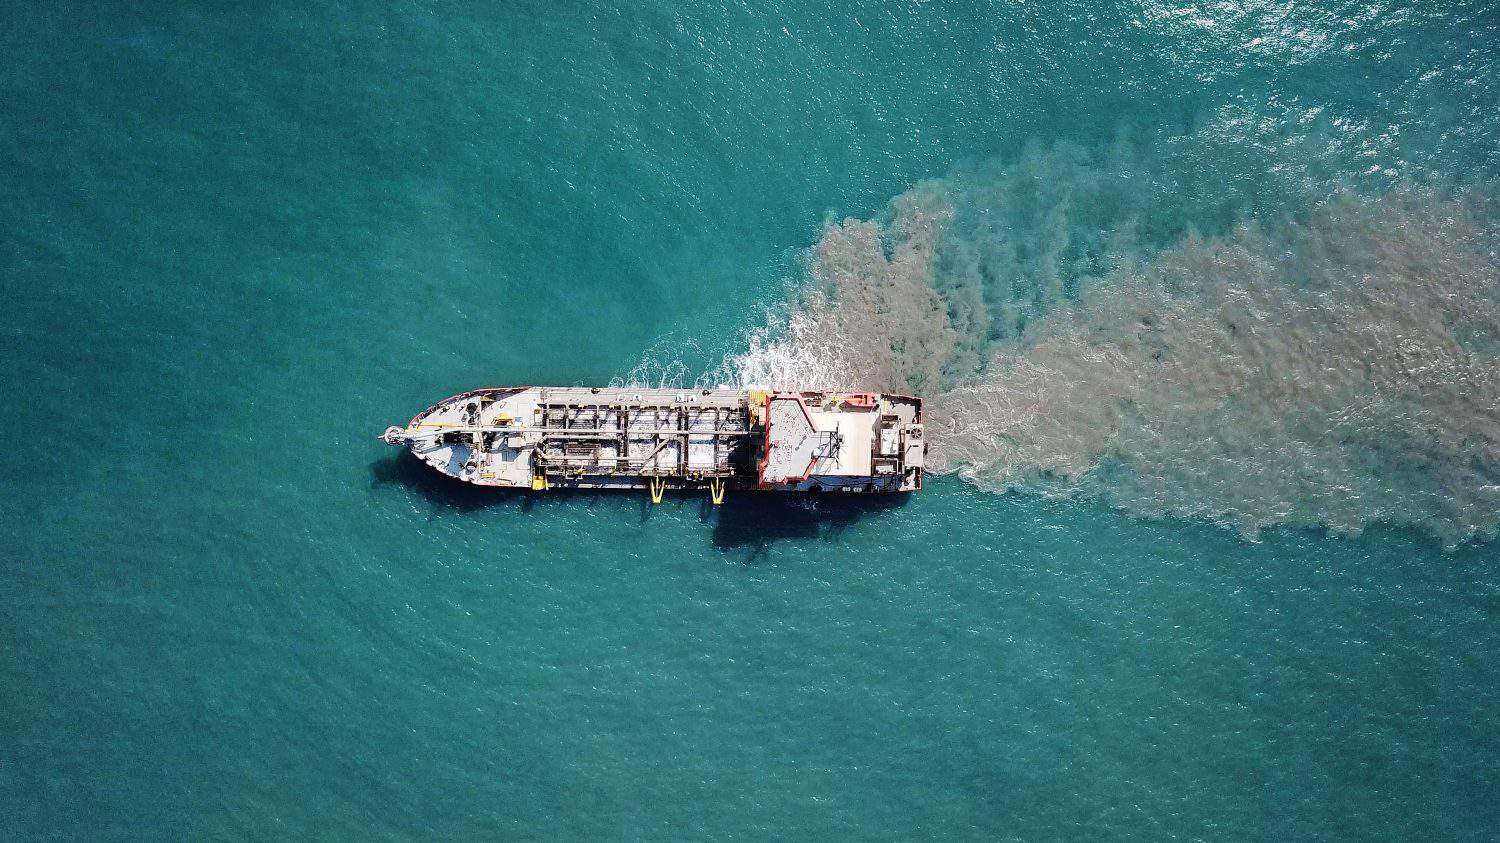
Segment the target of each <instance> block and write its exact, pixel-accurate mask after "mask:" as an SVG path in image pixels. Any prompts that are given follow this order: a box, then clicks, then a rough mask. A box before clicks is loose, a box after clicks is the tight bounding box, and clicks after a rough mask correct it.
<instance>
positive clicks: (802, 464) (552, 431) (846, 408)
mask: <svg viewBox="0 0 1500 843" xmlns="http://www.w3.org/2000/svg"><path fill="white" fill-rule="evenodd" d="M380 438H381V439H382V440H383V441H385V442H386V443H387V444H390V445H398V446H404V447H407V448H410V449H411V452H412V453H413V454H415V455H416V456H417V457H418V458H419V459H421V460H422V461H423V462H425V463H427V464H428V465H430V466H432V467H433V468H435V469H437V470H438V471H440V472H442V473H444V474H447V475H449V476H452V477H456V478H458V479H459V480H463V481H466V482H469V483H473V484H475V485H479V486H498V487H503V488H518V489H529V490H533V491H544V490H547V489H558V488H572V489H644V490H647V491H649V492H650V494H651V499H652V501H654V502H656V503H660V502H661V499H662V495H663V494H664V492H665V491H666V490H667V489H668V488H674V489H678V488H680V489H693V490H699V491H702V492H706V493H707V494H708V495H709V496H710V497H711V498H712V499H713V502H714V503H722V502H723V500H724V496H725V493H726V492H727V491H729V490H736V489H744V490H749V489H763V490H774V491H796V492H848V493H880V492H910V491H913V490H916V489H920V488H922V468H923V462H924V458H925V456H926V453H927V447H926V442H925V440H924V439H923V438H922V399H920V398H915V397H913V396H910V395H892V394H886V393H876V392H849V393H831V392H777V391H770V390H760V389H728V388H723V387H721V388H718V389H691V390H689V389H640V388H635V387H624V388H615V387H610V388H605V387H542V386H517V387H504V388H499V389H476V390H474V391H472V392H465V393H463V394H461V395H455V396H453V397H451V398H447V399H444V400H442V401H439V402H438V403H436V404H434V405H432V406H431V407H428V408H427V409H425V410H423V411H422V412H420V413H418V414H417V415H416V416H415V417H414V418H412V420H411V421H410V422H408V423H407V424H406V426H405V427H396V426H392V427H390V428H387V429H386V431H385V433H383V434H382V435H381V437H380Z"/></svg>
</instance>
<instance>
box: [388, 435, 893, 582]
mask: <svg viewBox="0 0 1500 843" xmlns="http://www.w3.org/2000/svg"><path fill="white" fill-rule="evenodd" d="M387 485H398V486H404V487H406V488H408V489H410V490H412V491H414V492H417V493H419V494H421V495H422V496H423V497H425V498H426V499H427V500H429V501H431V502H432V503H434V504H436V505H437V506H439V507H443V508H447V509H453V510H459V511H463V512H472V511H478V510H483V509H494V508H503V507H514V508H516V509H519V510H521V511H523V512H529V511H531V510H532V509H534V508H535V507H536V506H537V505H538V503H539V502H540V501H542V500H543V498H544V497H545V500H546V502H547V504H548V505H551V504H552V503H554V502H556V503H562V502H568V503H567V505H570V506H572V505H581V506H593V505H595V504H598V503H600V502H612V503H619V502H621V501H622V496H629V495H631V493H629V492H619V491H598V490H588V489H554V490H552V491H550V492H547V493H546V495H545V496H542V495H536V494H531V493H529V492H526V491H523V490H509V489H485V488H481V487H478V486H473V485H470V484H468V483H465V482H463V481H461V480H457V479H454V478H452V477H449V476H447V475H445V474H441V473H439V472H437V471H434V470H433V469H432V468H431V467H429V466H428V465H426V464H425V463H423V462H422V461H420V460H418V459H417V458H415V457H413V456H411V455H410V454H408V453H404V452H403V453H401V454H398V455H396V456H390V457H383V458H381V459H378V460H375V461H374V462H372V463H370V487H371V488H372V489H373V488H376V487H379V486H387ZM635 494H636V496H637V497H638V500H639V506H640V518H641V522H642V523H645V522H646V521H648V520H649V519H650V517H651V514H652V513H653V512H654V511H656V509H657V508H656V507H655V506H653V505H652V504H651V502H650V500H649V499H647V497H646V493H645V492H644V491H641V492H638V493H635ZM684 495H685V493H682V492H675V493H674V492H672V491H669V492H668V493H667V501H666V505H669V506H674V507H684V506H697V507H698V510H697V511H698V517H699V520H700V521H702V522H704V523H705V524H712V525H713V544H714V547H716V548H719V549H721V550H738V549H744V548H749V549H752V553H751V554H750V556H749V557H748V558H747V559H746V560H745V561H748V562H754V561H757V560H759V559H761V558H763V556H764V552H765V551H766V550H767V549H769V548H770V547H771V546H772V545H774V544H775V543H777V542H779V541H789V540H790V541H795V540H801V541H809V540H821V541H829V542H836V541H838V540H839V539H840V537H841V536H842V535H843V532H844V531H845V530H846V529H848V528H849V527H850V526H852V525H853V524H855V523H857V522H858V521H860V520H861V519H862V518H864V517H865V516H867V515H875V514H878V513H881V512H885V511H886V510H890V509H897V508H899V507H901V506H904V505H905V504H906V502H907V500H908V499H909V498H910V496H909V495H905V494H889V495H852V494H834V493H823V494H804V493H783V492H734V491H731V492H730V493H729V494H728V496H727V497H726V498H725V499H724V503H723V504H722V505H720V506H714V505H713V504H712V503H711V502H710V501H709V499H708V495H707V493H704V494H703V495H702V497H701V498H699V499H698V500H697V502H696V503H694V501H693V500H692V499H691V498H686V497H684Z"/></svg>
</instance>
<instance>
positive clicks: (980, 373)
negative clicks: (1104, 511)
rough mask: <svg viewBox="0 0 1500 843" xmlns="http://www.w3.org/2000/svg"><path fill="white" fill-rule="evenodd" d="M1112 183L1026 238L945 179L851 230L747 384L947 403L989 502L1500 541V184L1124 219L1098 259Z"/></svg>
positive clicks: (943, 421)
mask: <svg viewBox="0 0 1500 843" xmlns="http://www.w3.org/2000/svg"><path fill="white" fill-rule="evenodd" d="M1044 158H1045V156H1044ZM1044 163H1045V162H1044ZM1053 163H1055V162H1053ZM1025 166H1032V167H1036V166H1038V165H1037V162H1031V164H1029V165H1024V166H1022V167H1017V168H1012V169H1011V170H1008V171H1006V177H1007V178H1011V177H1013V176H1014V173H1015V172H1016V171H1017V170H1024V168H1025ZM1104 178H1106V177H1102V176H1101V177H1098V178H1097V179H1096V180H1095V182H1094V183H1092V184H1091V185H1090V186H1089V188H1088V189H1087V190H1084V191H1082V192H1081V193H1075V195H1074V196H1072V197H1067V196H1064V197H1063V198H1062V199H1060V200H1057V201H1054V202H1052V203H1051V204H1050V205H1048V204H1046V203H1038V204H1037V205H1036V207H1034V208H1033V209H1032V210H1031V211H1030V212H1028V213H1029V214H1030V216H1029V217H1028V220H1027V225H1026V226H1025V227H1024V231H1023V232H1022V233H1023V234H1024V235H1025V239H1019V238H1018V237H1017V234H1016V232H1017V230H1018V229H1017V226H1015V225H1010V226H1008V227H987V226H985V225H983V224H980V225H974V224H972V222H969V223H966V222H965V218H966V217H967V218H968V219H969V220H970V221H972V220H973V219H974V218H976V217H978V218H980V219H981V220H982V218H983V217H984V216H986V209H985V208H984V207H983V203H981V204H980V207H978V208H977V209H976V207H975V205H974V197H973V195H972V194H970V195H963V194H961V193H960V191H959V190H957V189H955V188H954V187H953V186H952V184H951V183H948V182H944V181H942V180H936V181H933V182H929V183H924V184H921V185H918V186H917V187H915V188H914V189H913V190H911V191H910V192H908V193H906V194H903V195H902V196H900V197H898V198H897V199H896V200H894V201H893V202H892V204H891V206H890V208H889V209H888V212H887V213H886V214H885V215H884V216H883V217H882V218H881V219H878V220H858V219H850V220H845V221H843V222H839V223H835V224H831V225H830V226H829V227H828V228H827V230H826V231H825V233H824V235H823V237H822V239H821V240H820V241H819V243H818V244H817V245H816V246H815V247H814V248H813V249H812V250H811V253H810V256H809V280H810V283H809V285H808V292H807V293H806V295H805V296H804V297H803V299H802V300H801V302H800V304H799V307H798V308H796V309H795V310H794V311H793V312H792V313H791V314H790V315H789V316H787V317H786V318H784V319H783V320H782V321H780V322H779V323H778V324H776V325H775V326H774V327H773V328H772V329H769V330H768V331H766V332H764V333H763V334H761V335H759V336H757V337H756V338H755V340H754V341H753V342H752V344H751V347H750V349H749V350H748V351H747V352H746V353H745V354H743V355H739V356H737V357H736V358H735V359H734V360H733V367H734V370H735V373H736V377H737V379H738V380H739V381H741V382H743V383H759V384H765V385H801V386H826V387H829V388H847V387H848V386H850V385H857V386H861V387H869V388H880V389H892V390H899V391H910V392H915V393H920V394H925V395H926V396H927V397H928V419H929V430H930V433H929V438H930V440H931V443H932V449H931V454H930V457H929V459H930V461H931V464H932V468H933V470H935V471H939V472H948V473H957V474H958V475H960V476H961V477H963V478H965V479H967V480H969V481H971V482H973V483H975V484H977V485H979V486H981V487H984V488H989V489H995V490H1012V489H1015V490H1025V491H1031V492H1039V493H1043V494H1049V495H1091V496H1096V497H1098V498H1101V499H1103V500H1105V501H1107V502H1108V503H1110V504H1112V505H1114V506H1117V507H1119V508H1122V509H1124V510H1127V511H1129V512H1132V513H1135V514H1138V515H1142V516H1147V517H1161V516H1169V515H1170V516H1188V517H1199V518H1206V519H1210V520H1212V521H1214V522H1217V523H1220V524H1222V525H1225V526H1227V527H1231V528H1233V529H1236V530H1239V531H1240V532H1241V533H1242V534H1243V535H1245V536H1246V537H1248V538H1252V539H1253V538H1254V537H1256V536H1257V534H1258V533H1259V531H1260V530H1261V529H1263V528H1265V527H1268V526H1271V525H1276V524H1294V525H1320V526H1323V527H1326V528H1328V529H1330V530H1333V531H1336V532H1340V533H1346V534H1357V533H1359V532H1360V531H1361V530H1362V529H1363V528H1364V527H1365V526H1366V525H1368V524H1371V523H1374V522H1380V521H1383V522H1393V523H1404V524H1411V525H1415V526H1417V527H1419V528H1421V529H1424V530H1426V531H1428V532H1429V533H1431V534H1433V535H1434V536H1436V537H1438V538H1439V539H1440V540H1441V541H1442V542H1443V543H1444V544H1445V545H1447V546H1454V545H1456V544H1458V543H1461V542H1464V541H1466V540H1470V539H1490V538H1493V537H1494V536H1495V534H1496V529H1497V526H1500V257H1497V255H1500V225H1497V220H1500V213H1497V212H1500V200H1497V193H1496V191H1495V190H1494V189H1492V188H1490V187H1488V186H1476V187H1469V188H1465V189H1460V190H1453V189H1447V190H1445V189H1439V188H1432V187H1415V186H1410V185H1396V186H1393V187H1392V188H1391V189H1389V190H1385V191H1381V192H1380V193H1379V194H1377V195H1374V196H1371V195H1369V194H1366V193H1361V192H1358V191H1354V190H1339V191H1335V192H1334V193H1333V194H1332V195H1330V196H1328V197H1326V198H1322V199H1320V200H1318V201H1316V202H1312V203H1310V204H1309V206H1308V208H1307V209H1306V210H1304V211H1302V212H1300V213H1298V214H1295V215H1285V216H1283V217H1281V218H1279V219H1278V218H1269V219H1268V218H1265V217H1264V216H1262V217H1260V218H1257V217H1256V216H1255V215H1249V214H1247V215H1242V216H1241V217H1240V218H1239V219H1238V221H1237V222H1234V223H1233V224H1231V225H1227V226H1225V227H1224V228H1223V230H1221V231H1219V232H1216V233H1212V234H1202V233H1199V232H1197V231H1196V230H1194V229H1193V228H1192V227H1191V226H1184V228H1183V231H1182V232H1181V234H1180V236H1177V237H1176V238H1175V239H1171V238H1170V237H1169V238H1163V239H1159V240H1158V241H1157V242H1155V243H1150V242H1148V238H1147V237H1145V236H1143V235H1142V233H1141V226H1140V223H1139V217H1136V216H1133V215H1132V214H1130V213H1124V214H1119V215H1117V216H1116V218H1115V219H1113V220H1111V221H1108V223H1107V224H1106V225H1104V226H1102V227H1101V228H1099V229H1098V230H1097V231H1096V232H1093V233H1091V234H1090V235H1089V236H1090V237H1093V238H1094V242H1092V243H1090V244H1085V245H1084V246H1080V245H1079V239H1080V238H1079V236H1078V235H1077V234H1076V232H1075V231H1072V230H1070V226H1071V227H1073V228H1075V229H1076V228H1078V227H1080V226H1085V225H1088V224H1089V223H1088V221H1087V215H1083V218H1082V221H1080V219H1078V214H1077V210H1076V206H1077V205H1079V204H1082V203H1081V201H1080V200H1089V201H1093V202H1097V201H1099V200H1100V198H1101V196H1104V195H1105V194H1106V193H1108V190H1102V189H1100V188H1099V180H1101V179H1104ZM1014 198H1016V196H1015V193H1014V192H1013V191H1012V192H1010V193H1003V192H1002V193H1001V194H1000V195H992V196H988V197H986V199H985V201H994V202H996V203H1000V202H1003V201H1005V200H1007V199H1014ZM1105 198H1108V197H1105ZM990 212H991V213H994V214H996V215H998V214H1003V213H1005V209H1004V208H1000V207H996V208H993V209H990ZM1070 214H1071V215H1073V218H1070V217H1069V215H1070ZM1006 238H1011V239H1010V240H1009V241H1008V242H997V241H1006ZM997 255H998V256H999V257H998V258H996V256H997ZM976 256H977V257H976Z"/></svg>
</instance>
